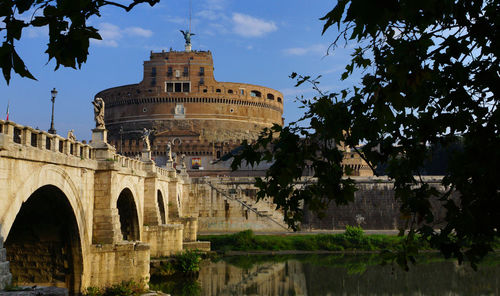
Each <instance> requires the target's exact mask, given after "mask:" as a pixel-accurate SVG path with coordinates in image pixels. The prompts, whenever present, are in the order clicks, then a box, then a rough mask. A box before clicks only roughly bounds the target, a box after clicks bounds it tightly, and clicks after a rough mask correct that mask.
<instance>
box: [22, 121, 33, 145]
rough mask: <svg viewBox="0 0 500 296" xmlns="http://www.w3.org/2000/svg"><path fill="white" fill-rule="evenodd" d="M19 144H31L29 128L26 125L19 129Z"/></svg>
mask: <svg viewBox="0 0 500 296" xmlns="http://www.w3.org/2000/svg"><path fill="white" fill-rule="evenodd" d="M21 144H22V145H25V146H31V130H30V128H29V127H27V126H25V127H24V128H23V129H22V130H21Z"/></svg>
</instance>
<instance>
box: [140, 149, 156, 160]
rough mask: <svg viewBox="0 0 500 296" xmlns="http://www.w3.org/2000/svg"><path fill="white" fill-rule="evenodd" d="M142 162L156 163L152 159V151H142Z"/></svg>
mask: <svg viewBox="0 0 500 296" xmlns="http://www.w3.org/2000/svg"><path fill="white" fill-rule="evenodd" d="M141 161H142V162H147V163H154V161H153V160H152V159H151V150H148V149H144V150H142V154H141Z"/></svg>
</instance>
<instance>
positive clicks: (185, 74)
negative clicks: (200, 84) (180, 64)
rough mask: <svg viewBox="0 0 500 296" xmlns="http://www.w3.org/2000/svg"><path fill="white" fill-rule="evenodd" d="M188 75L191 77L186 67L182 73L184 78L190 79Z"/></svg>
mask: <svg viewBox="0 0 500 296" xmlns="http://www.w3.org/2000/svg"><path fill="white" fill-rule="evenodd" d="M188 75H189V70H188V67H184V72H182V76H184V77H188Z"/></svg>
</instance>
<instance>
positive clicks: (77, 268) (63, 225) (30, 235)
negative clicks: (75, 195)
mask: <svg viewBox="0 0 500 296" xmlns="http://www.w3.org/2000/svg"><path fill="white" fill-rule="evenodd" d="M5 248H6V249H7V260H8V261H10V271H11V273H12V277H13V282H15V283H17V284H19V285H30V286H32V285H40V286H58V287H65V288H68V290H69V291H70V292H71V293H78V292H79V291H80V287H81V276H82V271H83V258H82V249H81V243H80V235H79V231H78V224H77V222H76V218H75V214H74V212H73V209H72V207H71V205H70V203H69V201H68V199H67V197H66V195H65V194H64V193H63V192H62V191H61V190H60V189H59V188H57V187H56V186H53V185H46V186H43V187H40V188H39V189H38V190H36V191H35V192H34V193H33V194H31V196H30V197H29V198H28V200H27V201H26V202H25V203H23V205H22V206H21V209H20V210H19V213H18V214H17V216H16V219H15V220H14V223H13V224H12V227H11V229H10V231H9V234H8V235H7V239H6V241H5Z"/></svg>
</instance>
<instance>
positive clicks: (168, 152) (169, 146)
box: [167, 141, 172, 161]
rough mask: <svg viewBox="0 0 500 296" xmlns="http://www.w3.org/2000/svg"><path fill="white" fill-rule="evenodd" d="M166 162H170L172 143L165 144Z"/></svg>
mask: <svg viewBox="0 0 500 296" xmlns="http://www.w3.org/2000/svg"><path fill="white" fill-rule="evenodd" d="M167 160H168V161H172V143H171V142H170V141H168V143H167Z"/></svg>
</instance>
